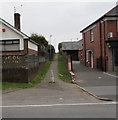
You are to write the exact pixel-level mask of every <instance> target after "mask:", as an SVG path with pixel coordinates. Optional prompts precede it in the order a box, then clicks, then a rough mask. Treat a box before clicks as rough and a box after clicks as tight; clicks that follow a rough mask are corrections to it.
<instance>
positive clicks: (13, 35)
mask: <svg viewBox="0 0 118 120" xmlns="http://www.w3.org/2000/svg"><path fill="white" fill-rule="evenodd" d="M0 28H5V29H6V31H5V32H2V35H1V33H0V40H11V39H20V50H24V40H23V36H21V35H20V34H18V33H17V32H15V31H14V30H12V29H11V28H9V27H7V26H6V25H4V24H2V25H1V22H0Z"/></svg>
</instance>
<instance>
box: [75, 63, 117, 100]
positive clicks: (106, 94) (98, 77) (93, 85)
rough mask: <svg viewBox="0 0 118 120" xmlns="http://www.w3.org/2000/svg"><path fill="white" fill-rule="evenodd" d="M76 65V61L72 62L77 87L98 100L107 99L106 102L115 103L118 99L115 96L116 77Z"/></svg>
mask: <svg viewBox="0 0 118 120" xmlns="http://www.w3.org/2000/svg"><path fill="white" fill-rule="evenodd" d="M78 63H79V62H78V61H73V70H74V73H75V76H76V81H77V85H78V86H80V87H81V88H82V89H84V90H86V91H87V92H89V93H90V94H92V95H94V96H97V97H98V98H108V100H109V99H110V100H114V101H116V98H117V97H118V95H116V94H117V93H116V86H117V84H116V81H117V80H118V77H116V76H115V75H111V74H109V73H105V72H102V71H99V70H96V69H91V68H88V67H85V66H83V65H81V64H78ZM117 87H118V86H117ZM106 100H107V99H106Z"/></svg>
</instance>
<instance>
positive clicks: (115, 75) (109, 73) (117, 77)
mask: <svg viewBox="0 0 118 120" xmlns="http://www.w3.org/2000/svg"><path fill="white" fill-rule="evenodd" d="M103 73H104V74H106V75H109V76H111V77H115V78H118V76H116V75H112V74H110V73H106V72H103Z"/></svg>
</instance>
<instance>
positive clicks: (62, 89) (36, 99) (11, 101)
mask: <svg viewBox="0 0 118 120" xmlns="http://www.w3.org/2000/svg"><path fill="white" fill-rule="evenodd" d="M57 64H58V61H57V55H56V56H55V58H54V61H53V63H52V65H51V67H50V69H49V71H48V73H47V74H46V77H45V80H44V81H42V83H41V84H39V85H37V86H36V87H35V88H28V89H21V90H17V91H12V92H7V93H3V95H2V104H3V106H6V105H7V106H9V105H41V104H68V103H69V104H70V103H90V102H92V103H93V102H97V103H98V102H103V101H100V100H98V99H96V98H94V97H93V96H90V95H89V94H87V93H86V92H83V91H82V90H81V89H79V88H77V86H76V85H75V84H72V83H65V82H63V81H61V80H59V79H58V72H57ZM51 81H54V83H50V82H51Z"/></svg>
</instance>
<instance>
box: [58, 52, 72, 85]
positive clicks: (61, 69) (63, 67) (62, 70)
mask: <svg viewBox="0 0 118 120" xmlns="http://www.w3.org/2000/svg"><path fill="white" fill-rule="evenodd" d="M58 73H59V78H60V79H61V80H63V81H64V82H69V83H71V76H70V73H69V71H68V67H67V64H66V63H65V61H64V58H63V56H62V55H60V54H58Z"/></svg>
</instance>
